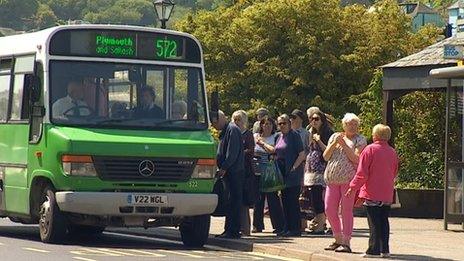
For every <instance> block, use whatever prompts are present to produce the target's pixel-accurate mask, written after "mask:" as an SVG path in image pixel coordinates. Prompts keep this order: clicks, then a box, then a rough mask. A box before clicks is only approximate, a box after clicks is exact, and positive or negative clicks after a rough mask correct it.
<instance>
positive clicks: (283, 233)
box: [276, 230, 288, 237]
mask: <svg viewBox="0 0 464 261" xmlns="http://www.w3.org/2000/svg"><path fill="white" fill-rule="evenodd" d="M287 232H288V231H284V230H280V231H276V234H277V236H278V237H282V236H283V235H285V234H286V233H287Z"/></svg>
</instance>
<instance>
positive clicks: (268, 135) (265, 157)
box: [252, 117, 284, 233]
mask: <svg viewBox="0 0 464 261" xmlns="http://www.w3.org/2000/svg"><path fill="white" fill-rule="evenodd" d="M276 130H277V125H276V123H275V121H274V119H272V118H269V117H266V118H264V119H263V120H261V122H260V125H259V129H258V133H255V134H254V138H255V144H256V146H255V158H257V169H256V174H257V176H256V178H257V179H258V182H256V184H258V187H259V179H260V176H259V174H260V173H261V172H262V171H263V169H264V167H265V166H266V164H267V163H268V162H269V157H270V155H271V154H273V153H274V145H275V141H276V137H277V134H276V133H275V132H276ZM266 199H267V203H268V205H269V214H270V216H271V223H272V227H273V228H274V233H280V232H282V231H283V229H284V217H283V210H282V205H281V203H280V198H279V196H278V194H277V192H269V193H262V192H261V193H260V196H259V199H258V202H256V204H255V207H254V211H253V230H252V232H253V233H258V232H262V231H263V230H264V222H263V218H264V201H265V200H266Z"/></svg>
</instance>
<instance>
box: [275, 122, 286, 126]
mask: <svg viewBox="0 0 464 261" xmlns="http://www.w3.org/2000/svg"><path fill="white" fill-rule="evenodd" d="M277 124H278V125H279V126H283V125H287V122H279V123H277Z"/></svg>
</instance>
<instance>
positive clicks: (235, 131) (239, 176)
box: [213, 111, 245, 238]
mask: <svg viewBox="0 0 464 261" xmlns="http://www.w3.org/2000/svg"><path fill="white" fill-rule="evenodd" d="M213 127H214V128H215V129H217V130H218V131H221V133H220V135H219V146H218V151H217V165H218V168H219V175H220V176H222V177H223V178H225V179H226V180H227V182H228V184H229V189H230V208H229V210H228V212H227V215H226V224H225V231H224V233H222V234H221V235H219V237H223V238H240V208H241V206H242V197H243V182H244V181H243V180H244V175H245V168H244V152H243V151H244V150H243V142H242V132H241V131H240V128H239V127H238V126H237V125H235V124H234V123H229V122H227V120H226V116H225V115H224V113H223V112H222V111H219V113H218V119H217V121H213Z"/></svg>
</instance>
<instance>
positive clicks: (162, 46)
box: [156, 39, 177, 59]
mask: <svg viewBox="0 0 464 261" xmlns="http://www.w3.org/2000/svg"><path fill="white" fill-rule="evenodd" d="M156 56H157V57H159V58H165V59H167V58H175V57H177V43H176V41H174V40H167V39H166V40H164V39H159V40H156Z"/></svg>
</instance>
